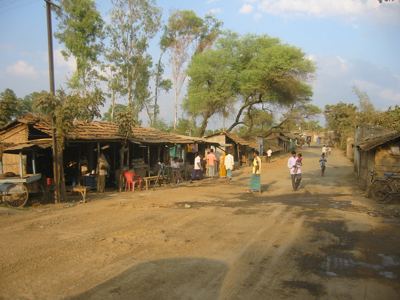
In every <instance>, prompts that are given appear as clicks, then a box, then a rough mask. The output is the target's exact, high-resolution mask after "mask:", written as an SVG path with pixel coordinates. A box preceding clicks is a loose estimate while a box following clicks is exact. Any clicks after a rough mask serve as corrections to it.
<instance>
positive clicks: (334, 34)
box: [0, 0, 400, 127]
mask: <svg viewBox="0 0 400 300" xmlns="http://www.w3.org/2000/svg"><path fill="white" fill-rule="evenodd" d="M55 2H56V1H55ZM157 4H158V6H160V7H161V8H162V11H163V20H164V21H166V20H167V18H168V15H169V14H170V13H171V12H172V11H174V10H177V9H192V10H194V11H195V12H196V13H197V14H198V15H199V16H204V15H206V14H213V15H215V17H217V18H218V19H220V20H221V21H223V23H224V25H223V28H224V29H227V30H232V31H235V32H238V33H240V34H247V33H252V34H267V35H269V36H273V37H278V38H280V39H281V40H282V42H284V43H287V44H291V45H294V46H296V47H299V48H301V49H302V50H303V51H304V52H305V53H306V55H307V57H308V58H309V59H311V60H313V61H314V62H315V64H316V66H317V70H316V73H315V75H314V76H313V79H312V81H311V82H310V84H311V85H312V86H313V91H314V95H313V103H314V104H316V105H318V106H319V107H321V108H323V107H324V106H325V105H326V104H334V103H337V102H339V101H344V102H352V103H357V101H358V100H357V97H356V96H355V95H354V93H353V91H352V89H353V87H354V86H357V87H358V88H359V89H361V90H363V91H365V92H367V93H368V95H369V96H370V98H371V100H372V102H373V104H374V105H375V107H376V108H377V109H380V110H384V109H387V108H388V107H389V106H394V105H396V104H397V105H400V0H395V1H391V2H387V3H385V1H383V3H381V4H380V3H379V1H378V0H191V1H188V0H158V1H157ZM96 5H97V8H98V9H99V11H100V12H101V14H102V16H103V18H104V19H105V20H107V19H108V17H107V15H108V13H109V11H110V9H111V1H110V0H96ZM53 26H54V27H56V20H55V19H54V25H53ZM54 49H55V73H56V86H57V87H62V86H65V82H66V80H67V78H68V76H70V75H71V73H72V72H73V70H74V68H75V64H74V61H73V60H69V61H65V60H64V58H63V56H62V55H61V50H62V49H63V46H62V45H60V44H59V43H58V42H57V40H54ZM149 52H150V54H152V55H154V57H156V55H157V53H158V40H157V37H156V38H155V39H154V40H153V41H152V42H151V44H150V49H149ZM165 63H166V64H167V65H168V60H166V61H165ZM167 72H169V71H168V69H167ZM167 75H168V74H167ZM48 86H49V84H48V60H47V33H46V15H45V2H44V1H43V0H0V91H3V90H4V89H6V88H11V89H13V90H14V91H15V92H16V94H17V96H19V97H23V96H25V95H27V94H29V93H31V92H33V91H40V90H48ZM160 105H161V117H162V118H163V119H164V120H166V121H171V120H172V119H173V113H172V112H173V100H172V92H171V93H169V94H163V95H162V99H161V101H160ZM104 110H105V108H104V109H103V111H104ZM221 122H222V121H221V119H220V118H214V119H213V120H212V121H211V124H210V127H219V126H221V125H222V124H221Z"/></svg>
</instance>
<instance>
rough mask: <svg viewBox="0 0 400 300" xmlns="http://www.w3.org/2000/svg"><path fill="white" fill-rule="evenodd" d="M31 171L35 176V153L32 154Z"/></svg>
mask: <svg viewBox="0 0 400 300" xmlns="http://www.w3.org/2000/svg"><path fill="white" fill-rule="evenodd" d="M32 170H33V174H36V153H35V152H33V153H32Z"/></svg>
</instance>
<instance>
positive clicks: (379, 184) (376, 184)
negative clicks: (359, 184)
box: [368, 171, 400, 203]
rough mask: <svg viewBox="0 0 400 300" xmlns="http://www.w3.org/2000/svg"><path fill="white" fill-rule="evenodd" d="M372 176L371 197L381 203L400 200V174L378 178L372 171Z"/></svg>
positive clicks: (389, 174) (387, 174)
mask: <svg viewBox="0 0 400 300" xmlns="http://www.w3.org/2000/svg"><path fill="white" fill-rule="evenodd" d="M370 175H371V185H370V186H369V189H368V196H369V197H371V198H373V199H374V200H376V201H378V202H381V203H387V202H390V201H393V200H400V174H398V173H384V176H383V177H377V176H376V175H377V174H376V172H374V171H372V172H371V173H370Z"/></svg>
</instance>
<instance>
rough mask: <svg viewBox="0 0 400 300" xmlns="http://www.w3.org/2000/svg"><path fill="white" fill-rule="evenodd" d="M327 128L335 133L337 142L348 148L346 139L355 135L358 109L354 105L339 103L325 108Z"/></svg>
mask: <svg viewBox="0 0 400 300" xmlns="http://www.w3.org/2000/svg"><path fill="white" fill-rule="evenodd" d="M324 114H325V119H326V127H327V128H328V129H329V130H332V131H333V132H334V133H335V142H336V143H337V144H338V145H339V146H340V147H341V148H344V147H345V146H346V139H347V138H348V137H350V136H353V135H354V130H355V128H356V125H357V107H356V106H355V105H354V104H349V103H343V102H339V103H337V104H333V105H326V106H325V112H324Z"/></svg>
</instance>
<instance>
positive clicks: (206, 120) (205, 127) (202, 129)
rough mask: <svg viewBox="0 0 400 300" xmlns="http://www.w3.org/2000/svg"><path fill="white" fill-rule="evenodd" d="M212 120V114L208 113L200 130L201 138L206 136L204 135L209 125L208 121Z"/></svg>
mask: <svg viewBox="0 0 400 300" xmlns="http://www.w3.org/2000/svg"><path fill="white" fill-rule="evenodd" d="M209 118H210V114H209V113H207V114H205V115H204V116H203V121H202V122H201V125H200V128H199V136H200V137H202V136H204V133H205V132H206V129H207V125H208V119H209Z"/></svg>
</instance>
